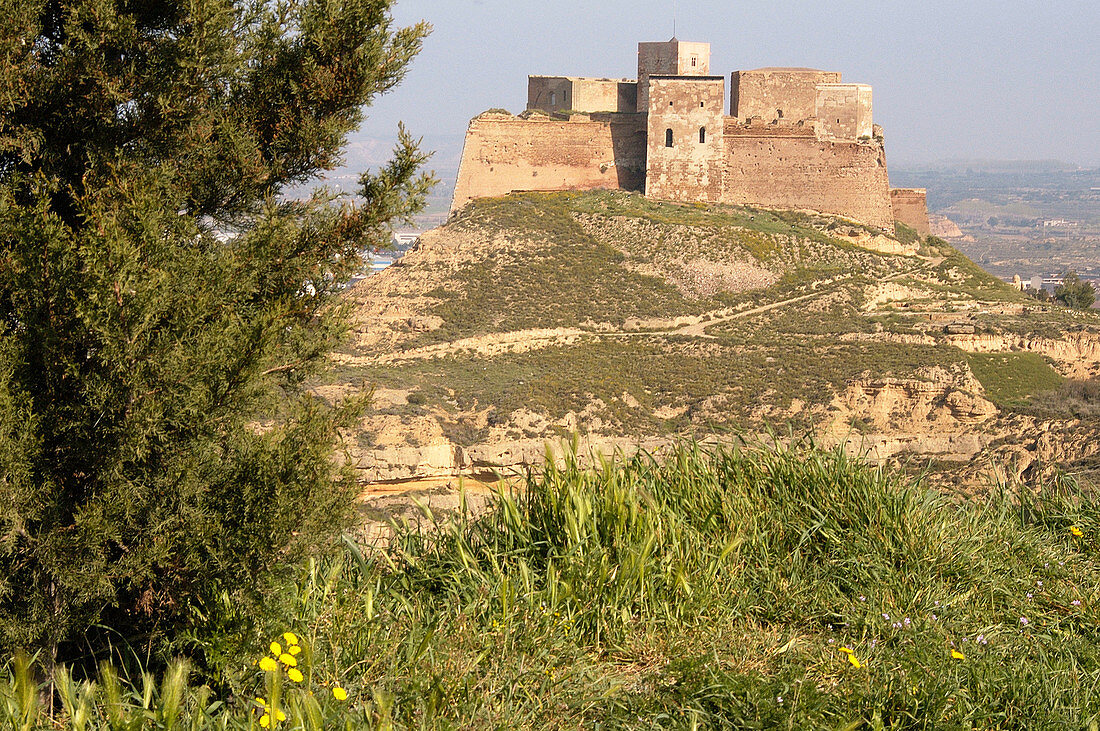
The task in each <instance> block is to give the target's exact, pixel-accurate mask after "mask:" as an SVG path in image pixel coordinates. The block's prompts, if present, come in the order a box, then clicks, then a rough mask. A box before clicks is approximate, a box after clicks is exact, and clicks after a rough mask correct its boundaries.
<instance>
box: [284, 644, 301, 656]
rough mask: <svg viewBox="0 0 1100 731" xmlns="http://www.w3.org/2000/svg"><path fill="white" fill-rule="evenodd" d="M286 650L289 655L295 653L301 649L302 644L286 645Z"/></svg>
mask: <svg viewBox="0 0 1100 731" xmlns="http://www.w3.org/2000/svg"><path fill="white" fill-rule="evenodd" d="M286 651H287V652H289V653H290V654H291V655H297V654H298V653H299V652H301V651H302V646H301V645H291V646H290V647H288V648H287V649H286Z"/></svg>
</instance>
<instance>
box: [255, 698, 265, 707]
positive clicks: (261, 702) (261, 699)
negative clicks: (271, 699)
mask: <svg viewBox="0 0 1100 731" xmlns="http://www.w3.org/2000/svg"><path fill="white" fill-rule="evenodd" d="M256 702H257V703H259V704H260V705H261V706H263V707H264V708H267V701H265V700H264V699H263V698H257V699H256Z"/></svg>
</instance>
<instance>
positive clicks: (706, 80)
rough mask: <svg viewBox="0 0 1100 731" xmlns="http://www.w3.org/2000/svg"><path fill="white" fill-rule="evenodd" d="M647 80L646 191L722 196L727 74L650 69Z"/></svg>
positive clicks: (672, 196)
mask: <svg viewBox="0 0 1100 731" xmlns="http://www.w3.org/2000/svg"><path fill="white" fill-rule="evenodd" d="M646 86H647V88H648V94H647V96H648V99H649V114H648V116H647V120H646V122H647V133H646V137H647V149H646V187H645V194H646V195H647V196H650V197H653V198H660V199H663V200H673V201H684V202H690V201H709V202H715V201H718V200H720V198H721V196H722V182H723V180H722V171H723V168H724V166H723V155H724V154H725V117H724V114H723V111H724V109H723V107H724V106H725V96H726V88H725V78H724V77H722V76H664V75H660V76H658V75H655V74H654V75H650V77H649V78H648V79H647V82H646Z"/></svg>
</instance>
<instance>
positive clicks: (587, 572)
mask: <svg viewBox="0 0 1100 731" xmlns="http://www.w3.org/2000/svg"><path fill="white" fill-rule="evenodd" d="M1034 487H1036V488H1037V490H1036V492H1032V490H1031V488H1030V487H1029V488H1028V489H1026V490H1020V491H1018V492H1017V491H1014V490H1013V491H994V492H993V493H992V494H991V495H990V496H989V497H987V498H984V499H973V500H966V501H961V502H960V501H957V500H951V499H948V498H947V497H945V496H943V495H940V494H937V493H934V492H930V491H926V490H925V489H923V487H922V486H921V485H920V484H915V483H912V482H909V481H908V480H906V479H905V478H903V477H900V476H899V475H897V474H895V473H892V472H890V471H887V470H883V469H877V468H873V467H871V466H868V465H866V464H864V463H862V462H860V461H859V460H855V459H852V458H850V457H846V456H844V455H843V454H842V453H839V452H836V451H830V452H823V451H820V450H818V449H814V448H812V446H809V445H805V444H800V445H797V446H794V447H792V448H790V449H782V448H781V449H756V448H745V449H742V450H739V451H714V452H705V451H702V450H700V449H699V448H697V447H684V448H682V449H679V450H677V451H675V452H673V453H672V454H670V455H668V456H667V457H666V458H664V459H660V460H654V459H650V458H648V457H644V456H642V457H638V458H636V459H631V460H616V461H606V462H600V463H597V466H596V468H595V469H586V468H582V467H580V465H579V464H578V463H577V461H576V460H575V459H570V458H567V459H566V462H565V463H564V464H563V465H560V466H559V467H556V468H547V469H546V470H545V471H544V472H542V473H540V474H536V475H532V476H531V477H530V478H529V479H528V480H527V481H526V483H525V484H524V485H522V489H519V490H516V491H515V492H514V493H513V492H509V491H504V492H502V493H501V494H500V495H499V496H498V497H497V499H496V501H495V504H494V505H493V507H492V508H491V509H490V510H489V511H488V512H487V513H486V514H485V515H483V516H482V517H481V518H480V519H473V518H471V517H469V516H468V515H467V514H466V513H465V512H464V511H463V510H460V511H459V512H458V513H457V514H456V515H455V516H453V517H451V518H448V519H443V518H441V517H440V516H433V515H432V514H431V513H430V511H427V510H426V509H425V511H424V520H425V521H426V523H427V525H428V527H427V529H426V530H421V529H420V528H417V527H414V526H407V525H406V526H397V527H396V535H395V538H394V540H393V542H392V543H391V544H390V545H389V546H388V547H382V548H380V549H377V550H371V551H367V552H360V550H359V549H358V548H349V551H348V554H347V555H346V556H344V557H334V559H333V560H331V561H330V562H328V563H327V564H326V563H318V562H312V563H310V564H309V565H308V566H305V567H303V570H302V573H301V575H300V576H299V577H298V579H297V580H296V581H294V582H292V583H288V584H287V585H286V586H285V591H284V597H285V604H284V611H285V612H286V613H287V619H286V620H285V621H284V622H283V623H282V624H281V625H280V626H279V627H278V628H272V629H271V636H277V634H278V632H280V631H282V628H283V627H285V626H290V627H293V628H294V631H295V632H296V633H298V634H299V635H300V636H301V637H302V638H303V643H304V644H307V645H308V646H309V647H310V648H311V652H312V658H313V660H312V663H311V665H310V667H311V668H312V672H313V673H314V681H313V682H314V683H315V684H318V683H319V684H320V685H322V686H323V685H324V684H327V683H335V682H339V683H341V684H342V685H343V686H344V687H346V688H347V689H348V692H349V694H350V699H349V702H348V708H347V712H348V713H349V715H350V717H351V718H352V719H355V720H356V721H357V723H358V724H359V725H358V726H356V727H359V728H380V727H392V728H398V729H402V728H427V729H434V728H439V729H443V728H455V727H463V728H471V727H473V728H591V727H595V726H598V727H600V728H623V729H626V728H681V727H698V728H715V729H718V728H746V727H750V728H751V727H757V728H775V727H787V728H856V727H860V726H865V727H869V728H875V727H879V728H893V729H917V728H940V727H947V728H1021V729H1022V728H1029V729H1030V728H1088V727H1089V724H1090V721H1092V720H1094V719H1095V718H1096V713H1097V708H1098V704H1100V694H1098V692H1097V685H1096V679H1095V674H1096V671H1095V668H1096V667H1097V663H1098V662H1100V643H1098V640H1100V635H1098V632H1097V627H1098V626H1100V623H1098V622H1097V620H1098V619H1100V615H1098V612H1100V590H1098V589H1097V587H1100V540H1098V538H1100V504H1098V503H1097V500H1096V494H1095V492H1094V491H1092V490H1089V489H1085V487H1078V486H1077V485H1075V484H1074V483H1073V482H1072V481H1070V480H1067V479H1064V478H1061V479H1056V480H1054V481H1052V482H1050V483H1048V484H1045V485H1041V486H1034ZM1074 531H1076V533H1075V532H1074ZM1077 534H1080V535H1077ZM841 648H845V649H846V650H848V651H850V653H851V655H852V656H853V657H854V658H855V659H856V663H853V662H851V660H849V653H848V652H845V651H844V649H841ZM953 650H954V651H955V652H956V653H958V654H959V655H961V657H956V656H953V655H952V651H953ZM265 651H266V640H265V642H264V643H263V645H262V646H261V645H260V644H259V643H255V644H249V645H248V646H246V647H244V648H242V652H241V654H242V656H243V658H244V659H243V660H242V661H241V663H240V669H239V671H238V677H237V679H236V680H235V681H234V682H233V683H232V684H233V685H234V687H235V688H236V693H235V695H234V696H233V698H232V699H225V702H226V705H225V706H218V705H216V704H217V703H218V701H219V700H222V699H220V698H217V697H214V696H210V695H203V692H204V691H203V690H202V689H201V688H198V689H194V688H186V687H185V688H184V689H183V690H182V691H181V692H180V693H179V699H180V700H179V702H178V708H179V709H180V710H179V716H178V718H179V719H181V720H184V721H188V720H191V721H192V722H193V719H195V718H196V717H201V718H202V719H203V720H202V723H204V724H209V725H210V726H214V727H219V726H220V727H225V728H232V729H236V728H244V727H247V724H248V723H249V721H250V720H252V721H254V720H255V719H256V717H257V716H256V715H255V713H254V711H253V710H252V708H251V706H252V705H253V704H252V703H250V702H249V700H248V699H251V698H252V697H253V696H254V695H258V694H259V691H258V687H257V686H258V683H259V682H260V681H259V680H258V678H257V670H256V668H254V667H252V666H251V665H250V664H248V663H249V662H250V659H251V658H253V657H256V656H257V655H259V654H260V653H262V652H265ZM304 656H305V655H303V657H304ZM857 663H858V667H857V666H856V665H857ZM169 677H170V678H171V677H172V676H169ZM173 682H174V681H173ZM112 684H116V685H117V686H118V687H120V690H116V691H114V696H113V697H115V698H120V699H121V703H120V705H121V708H120V705H117V704H116V705H114V706H112V705H111V704H110V703H109V702H107V696H105V695H101V694H100V688H101V687H102V688H106V687H108V686H110V685H112ZM158 685H159V686H164V685H167V683H160V684H158V683H155V682H154V681H153V679H152V678H151V677H150V678H140V677H138V678H133V679H132V680H131V681H130V682H122V683H121V684H118V683H117V681H109V680H108V679H107V678H106V677H104V676H101V677H100V679H99V683H98V685H97V687H96V688H95V689H94V690H93V691H91V692H86V693H85V695H84V697H86V698H88V704H87V707H88V709H89V713H88V718H89V719H91V720H90V721H89V723H88V724H87V726H86V727H87V728H89V729H101V728H106V724H105V723H104V717H105V714H106V711H107V710H109V709H110V708H112V707H113V708H115V709H120V712H121V713H122V714H125V716H124V717H136V716H138V715H139V714H141V713H143V712H144V711H145V709H148V712H149V714H150V716H151V717H154V718H160V717H164V715H166V713H165V711H164V710H162V707H163V706H165V705H167V703H166V701H165V700H164V699H165V698H167V697H168V695H169V694H168V693H165V692H164V691H163V690H161V689H160V688H159V687H158ZM27 687H28V682H27V680H26V679H24V681H23V682H22V685H20V681H19V680H18V675H17V674H16V675H15V677H12V678H10V679H8V681H7V682H0V723H6V724H7V725H8V726H12V727H15V725H16V724H15V722H16V721H17V720H18V719H19V718H21V716H19V715H18V714H19V713H20V712H21V711H20V708H21V706H20V704H19V703H18V702H17V701H16V700H15V698H17V697H29V696H27V694H26V693H25V689H26V688H27ZM20 688H22V689H24V690H23V691H22V692H23V695H22V696H20V695H19V693H20V690H19V689H20ZM319 695H320V696H324V697H321V698H318V700H319V701H321V703H322V707H323V708H324V709H325V712H326V713H331V714H333V715H332V716H329V718H338V717H339V716H338V715H337V714H338V713H340V712H342V711H341V709H338V708H332V707H331V700H332V699H331V698H330V697H328V696H325V695H324V694H323V693H321V694H319ZM74 697H76V698H78V699H79V698H80V697H81V695H80V690H79V688H78V689H77V691H76V693H75V694H74ZM200 699H201V702H200ZM266 700H267V702H268V703H270V702H271V695H270V694H267V697H266ZM30 703H31V706H30V707H32V714H33V713H37V711H36V710H33V701H31V702H30ZM75 707H80V706H79V700H78V702H77V704H76V706H75ZM200 708H202V709H207V710H203V711H202V712H201V713H202V714H206V715H200V712H199V710H198V709H200ZM116 712H119V711H118V710H116ZM288 715H290V714H289V713H288ZM36 721H37V718H36ZM387 724H390V725H387ZM288 726H289V727H290V728H313V727H312V726H310V725H308V722H307V721H304V720H303V722H301V723H299V722H296V721H295V720H294V719H292V720H291V722H290V723H288ZM54 727H61V728H66V729H69V728H76V727H77V725H76V724H75V723H73V722H72V721H71V720H70V719H66V718H61V719H59V723H58V724H57V726H54ZM148 727H153V728H157V727H158V726H157V725H156V723H150V724H149V726H148Z"/></svg>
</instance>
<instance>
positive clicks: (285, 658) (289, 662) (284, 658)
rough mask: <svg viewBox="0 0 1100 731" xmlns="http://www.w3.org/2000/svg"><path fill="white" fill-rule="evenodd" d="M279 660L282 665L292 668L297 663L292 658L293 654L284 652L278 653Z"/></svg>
mask: <svg viewBox="0 0 1100 731" xmlns="http://www.w3.org/2000/svg"><path fill="white" fill-rule="evenodd" d="M279 662H281V663H282V664H283V665H286V666H287V667H288V668H292V667H294V666H295V665H297V664H298V661H297V660H295V659H294V656H293V655H288V654H286V653H285V652H284V653H283V654H282V655H279Z"/></svg>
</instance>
